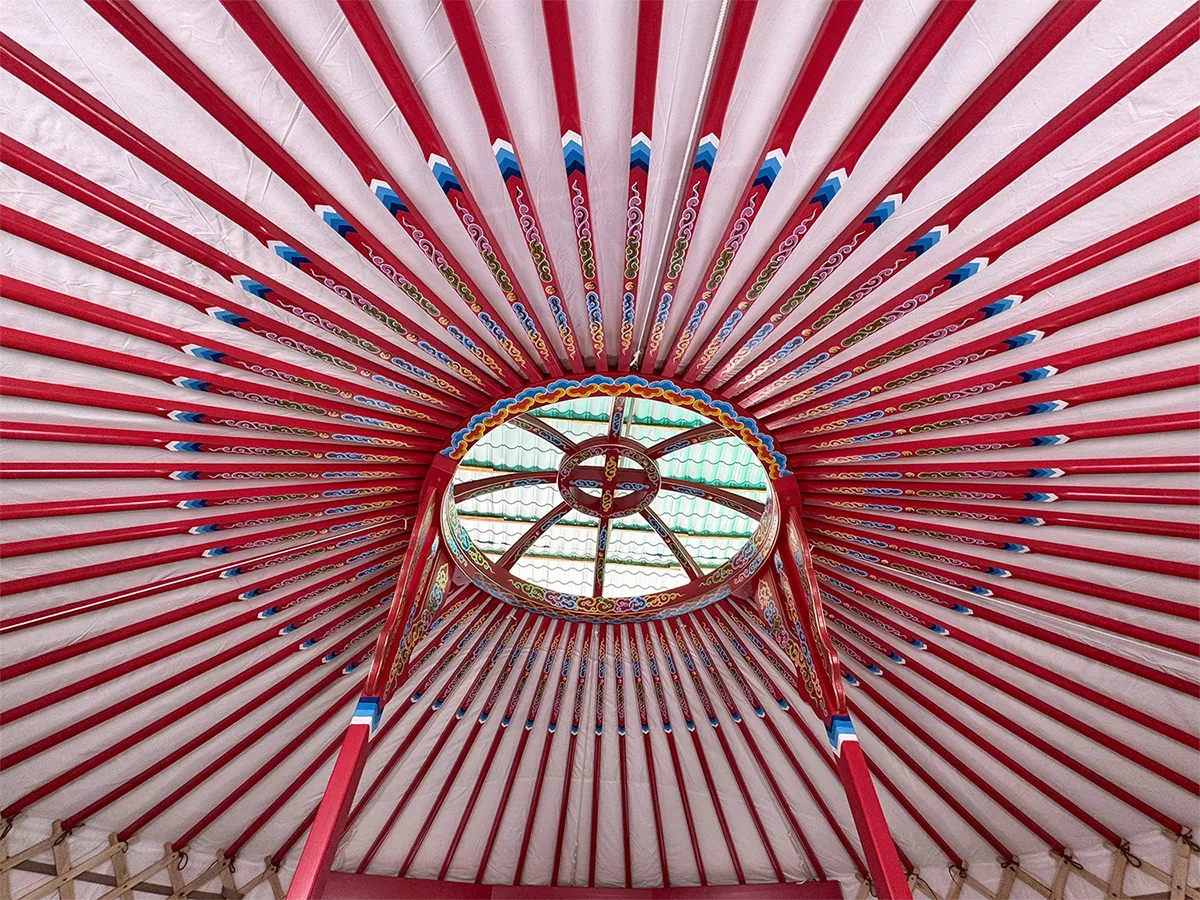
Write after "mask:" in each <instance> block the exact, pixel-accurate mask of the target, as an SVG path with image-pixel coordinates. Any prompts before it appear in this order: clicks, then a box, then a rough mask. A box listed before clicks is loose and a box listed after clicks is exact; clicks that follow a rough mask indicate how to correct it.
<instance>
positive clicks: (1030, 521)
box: [1017, 516, 1046, 525]
mask: <svg viewBox="0 0 1200 900" xmlns="http://www.w3.org/2000/svg"><path fill="white" fill-rule="evenodd" d="M1017 522H1018V523H1019V524H1021V525H1045V524H1046V520H1045V519H1043V518H1042V517H1041V516H1021V517H1020V518H1019V519H1017Z"/></svg>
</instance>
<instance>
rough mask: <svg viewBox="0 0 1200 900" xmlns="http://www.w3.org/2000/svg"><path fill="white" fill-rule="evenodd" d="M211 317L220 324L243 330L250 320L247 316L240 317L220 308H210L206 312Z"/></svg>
mask: <svg viewBox="0 0 1200 900" xmlns="http://www.w3.org/2000/svg"><path fill="white" fill-rule="evenodd" d="M205 312H206V313H208V314H209V315H210V316H212V317H213V318H214V319H216V320H217V321H219V322H224V323H225V324H226V325H233V326H234V327H235V328H241V327H242V326H243V325H245V324H246V323H247V322H249V321H250V320H249V319H247V318H246V317H245V316H239V315H238V314H237V313H231V312H230V311H229V310H227V309H221V307H219V306H210V307H209V308H208V309H206V310H205Z"/></svg>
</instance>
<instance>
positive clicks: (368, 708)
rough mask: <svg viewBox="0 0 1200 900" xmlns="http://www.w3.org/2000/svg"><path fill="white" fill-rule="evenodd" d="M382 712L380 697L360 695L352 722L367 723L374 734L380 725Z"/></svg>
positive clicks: (356, 723)
mask: <svg viewBox="0 0 1200 900" xmlns="http://www.w3.org/2000/svg"><path fill="white" fill-rule="evenodd" d="M381 713H382V707H381V705H380V703H379V698H378V697H359V698H358V703H357V704H355V706H354V716H353V718H351V719H350V724H352V725H366V726H367V727H368V728H370V729H371V734H372V735H374V734H375V729H376V728H378V727H379V717H380V715H381Z"/></svg>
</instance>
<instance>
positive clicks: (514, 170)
mask: <svg viewBox="0 0 1200 900" xmlns="http://www.w3.org/2000/svg"><path fill="white" fill-rule="evenodd" d="M492 152H493V153H495V154H496V165H498V166H499V167H500V177H501V178H503V179H504V180H505V181H508V179H510V178H520V177H521V166H520V164H519V163H518V162H517V152H516V150H515V149H514V148H513V145H512V144H510V143H509V142H508V141H505V140H501V139H500V138H497V139H496V140H495V141H494V142H493V143H492Z"/></svg>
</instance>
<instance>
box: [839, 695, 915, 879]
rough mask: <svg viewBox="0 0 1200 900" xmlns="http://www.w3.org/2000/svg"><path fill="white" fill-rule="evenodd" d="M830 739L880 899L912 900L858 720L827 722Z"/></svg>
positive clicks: (860, 841) (847, 719) (841, 717)
mask: <svg viewBox="0 0 1200 900" xmlns="http://www.w3.org/2000/svg"><path fill="white" fill-rule="evenodd" d="M826 728H827V730H828V733H829V742H830V743H831V744H833V749H834V753H835V754H836V755H837V769H838V775H839V776H840V777H841V779H842V787H843V789H845V791H846V800H847V801H848V802H849V804H850V814H851V815H852V816H853V817H854V827H855V829H857V831H858V840H859V843H861V844H862V851H863V856H864V857H866V860H867V870H868V871H869V872H870V873H871V881H872V883H873V884H874V886H875V894H876V896H878V897H879V900H912V892H911V891H910V890H909V887H908V881H907V879H906V878H905V877H904V869H903V867H902V866H901V865H900V857H899V855H898V854H897V853H896V845H895V843H894V842H893V841H892V833H891V831H890V830H889V829H888V824H887V819H885V818H884V815H883V807H882V806H880V804H879V796H878V795H877V794H876V793H875V784H874V782H872V781H871V773H870V772H869V771H868V770H867V758H866V756H864V755H863V752H862V748H861V747H859V746H858V737H857V736H855V734H854V724H853V723H852V722H851V721H850V717H849V716H834V717H833V721H832V722H831V723H830V724H829V725H827V726H826Z"/></svg>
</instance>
